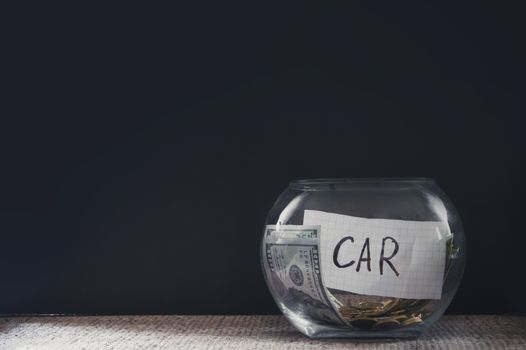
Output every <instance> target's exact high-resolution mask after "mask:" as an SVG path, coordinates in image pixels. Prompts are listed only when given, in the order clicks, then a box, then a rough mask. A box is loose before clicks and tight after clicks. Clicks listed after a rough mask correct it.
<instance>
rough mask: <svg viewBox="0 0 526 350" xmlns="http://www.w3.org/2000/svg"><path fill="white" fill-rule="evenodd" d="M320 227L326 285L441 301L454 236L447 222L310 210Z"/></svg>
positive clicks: (308, 219)
mask: <svg viewBox="0 0 526 350" xmlns="http://www.w3.org/2000/svg"><path fill="white" fill-rule="evenodd" d="M303 223H304V224H305V225H320V226H321V232H320V257H321V264H320V265H321V272H322V279H323V283H324V285H325V286H326V287H328V288H334V289H339V290H344V291H348V292H352V293H358V294H365V295H377V296H385V297H397V298H406V299H440V297H441V294H442V283H443V279H444V268H445V259H446V241H447V239H448V237H450V235H451V233H450V231H449V227H448V226H447V225H445V224H444V223H441V222H431V221H404V220H388V219H366V218H360V217H354V216H348V215H341V214H333V213H326V212H322V211H316V210H305V213H304V222H303Z"/></svg>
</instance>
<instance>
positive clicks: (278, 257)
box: [261, 178, 465, 338]
mask: <svg viewBox="0 0 526 350" xmlns="http://www.w3.org/2000/svg"><path fill="white" fill-rule="evenodd" d="M261 263H262V267H263V271H264V275H265V280H266V282H267V285H268V287H269V289H270V291H271V293H272V296H273V297H274V300H275V301H276V303H277V305H278V307H279V308H280V310H281V311H282V312H283V314H284V315H285V316H286V318H287V319H288V320H289V321H290V322H291V323H292V325H294V327H296V328H297V329H298V330H299V331H300V332H302V333H303V334H305V335H307V336H309V337H311V338H415V337H417V336H418V335H420V334H421V333H422V332H423V331H424V330H425V329H426V328H428V327H429V326H430V325H431V324H433V323H434V322H435V321H437V320H438V319H439V318H440V316H442V314H443V313H444V311H445V310H446V308H447V306H448V305H449V303H450V302H451V300H452V298H453V296H454V294H455V292H456V290H457V288H458V285H459V283H460V280H461V278H462V273H463V270H464V263H465V236H464V232H463V228H462V224H461V221H460V218H459V215H458V213H457V211H456V209H455V208H454V206H453V204H452V203H451V201H450V200H449V199H448V198H447V196H446V195H445V194H444V192H443V191H442V190H441V189H440V188H439V187H438V186H437V184H436V183H435V181H434V180H432V179H427V178H378V179H376V178H372V179H316V180H297V181H292V182H291V183H290V184H289V186H288V187H287V188H286V189H285V191H284V192H283V193H282V194H281V195H280V196H279V198H278V199H277V201H276V203H275V204H274V206H273V207H272V209H271V210H270V212H269V215H268V218H267V221H266V226H265V229H264V233H263V238H262V243H261Z"/></svg>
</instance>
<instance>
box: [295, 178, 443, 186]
mask: <svg viewBox="0 0 526 350" xmlns="http://www.w3.org/2000/svg"><path fill="white" fill-rule="evenodd" d="M434 181H435V180H434V179H433V178H430V177H357V178H345V177H344V178H319V179H296V180H292V181H290V183H291V184H292V185H326V184H339V183H352V182H401V183H408V182H409V183H413V182H434Z"/></svg>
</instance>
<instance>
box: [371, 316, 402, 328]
mask: <svg viewBox="0 0 526 350" xmlns="http://www.w3.org/2000/svg"><path fill="white" fill-rule="evenodd" d="M398 326H400V322H398V321H397V320H396V319H394V318H391V319H386V320H381V321H378V322H376V324H375V325H374V328H376V329H390V328H396V327H398Z"/></svg>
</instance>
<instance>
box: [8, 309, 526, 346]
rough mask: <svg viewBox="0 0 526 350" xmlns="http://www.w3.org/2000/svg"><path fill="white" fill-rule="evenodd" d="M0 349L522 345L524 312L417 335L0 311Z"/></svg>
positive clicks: (278, 321) (247, 320)
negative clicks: (308, 332)
mask: <svg viewBox="0 0 526 350" xmlns="http://www.w3.org/2000/svg"><path fill="white" fill-rule="evenodd" d="M0 349H2V350H3V349H10V350H11V349H14V350H21V349H24V350H26V349H189V350H190V349H377V350H380V349H381V350H383V349H526V317H524V316H445V317H443V318H442V319H441V320H440V321H439V322H438V323H437V324H435V325H434V326H433V327H431V328H430V329H429V330H428V331H427V332H426V333H424V334H423V335H422V336H421V337H420V338H418V339H417V340H410V341H391V342H374V341H368V342H357V341H353V340H311V339H309V338H307V337H305V336H303V335H301V334H300V333H298V332H297V331H295V330H294V328H293V327H292V326H290V325H289V324H288V322H287V321H286V320H285V319H284V318H283V317H282V316H80V317H71V316H67V317H66V316H46V317H4V318H0Z"/></svg>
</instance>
